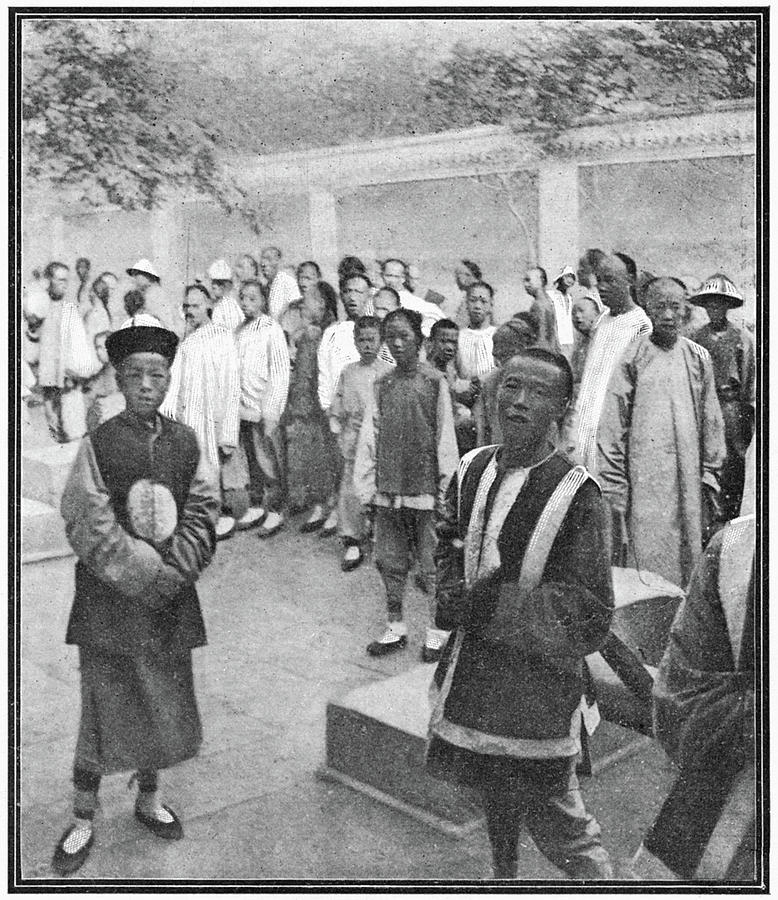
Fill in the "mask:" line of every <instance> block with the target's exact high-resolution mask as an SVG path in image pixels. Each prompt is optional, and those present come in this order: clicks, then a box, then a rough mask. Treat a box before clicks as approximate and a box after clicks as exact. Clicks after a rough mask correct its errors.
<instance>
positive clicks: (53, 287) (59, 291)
mask: <svg viewBox="0 0 778 900" xmlns="http://www.w3.org/2000/svg"><path fill="white" fill-rule="evenodd" d="M69 281H70V272H68V270H67V269H64V268H59V267H58V268H56V269H54V271H53V272H52V273H51V277H50V278H49V297H51V299H52V300H61V299H62V298H63V297H64V296H65V293H66V292H67V289H68V282H69Z"/></svg>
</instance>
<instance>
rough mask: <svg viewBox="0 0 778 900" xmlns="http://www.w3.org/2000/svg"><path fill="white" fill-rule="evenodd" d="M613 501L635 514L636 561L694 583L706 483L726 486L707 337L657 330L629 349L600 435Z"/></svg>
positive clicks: (602, 474)
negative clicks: (671, 338) (670, 339)
mask: <svg viewBox="0 0 778 900" xmlns="http://www.w3.org/2000/svg"><path fill="white" fill-rule="evenodd" d="M597 453H598V472H599V480H600V482H601V484H602V489H603V494H604V495H605V497H606V499H607V500H608V501H609V503H610V505H611V508H612V509H613V510H615V511H617V512H622V513H625V514H626V516H627V522H628V528H629V534H630V540H631V545H632V551H633V552H634V555H635V568H637V569H648V570H649V571H651V572H655V573H656V574H658V575H661V576H662V577H663V578H666V579H667V580H668V581H672V582H673V583H674V584H678V585H680V586H681V587H685V586H686V585H687V584H688V583H689V579H690V577H691V574H692V570H693V568H694V565H695V564H696V562H697V559H698V558H699V555H700V553H701V551H702V485H703V483H704V484H707V485H709V486H710V487H711V488H713V489H714V491H718V480H717V476H718V472H719V470H720V469H721V465H722V463H723V461H724V456H725V445H724V421H723V419H722V416H721V408H720V407H719V401H718V399H717V397H716V386H715V384H714V381H713V366H712V363H711V359H710V354H709V353H708V351H707V350H705V348H704V347H700V346H699V344H695V343H694V342H693V341H690V340H689V339H688V338H684V337H681V338H679V339H678V341H677V342H676V343H675V345H674V346H673V347H672V348H671V349H669V350H666V349H663V348H661V347H658V346H657V345H656V344H655V343H654V342H653V341H652V340H651V338H650V337H648V336H643V337H641V338H639V339H638V340H637V341H635V342H634V343H633V344H632V345H631V346H630V347H629V348H628V349H627V350H626V352H625V353H624V354H623V356H622V357H621V359H620V361H619V364H618V366H617V367H616V370H615V371H614V373H613V376H612V378H611V380H610V383H609V385H608V390H607V394H606V397H605V401H604V406H603V414H602V419H601V421H600V428H599V433H598V440H597Z"/></svg>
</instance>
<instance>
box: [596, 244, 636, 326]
mask: <svg viewBox="0 0 778 900" xmlns="http://www.w3.org/2000/svg"><path fill="white" fill-rule="evenodd" d="M593 274H594V277H595V278H596V279H597V281H596V284H597V290H598V292H599V294H600V300H602V302H603V303H604V304H605V305H606V306H607V307H608V309H609V310H610V311H611V312H612V313H613V314H614V315H618V314H619V313H620V312H621V311H622V310H623V309H625V308H626V306H627V305H628V304H629V302H630V300H631V299H632V294H631V293H630V283H629V272H627V267H626V266H625V265H624V263H623V262H622V261H621V260H620V259H619V258H618V256H604V257H603V258H602V259H601V260H600V261H599V262H598V263H597V266H596V268H595V269H594V273H593Z"/></svg>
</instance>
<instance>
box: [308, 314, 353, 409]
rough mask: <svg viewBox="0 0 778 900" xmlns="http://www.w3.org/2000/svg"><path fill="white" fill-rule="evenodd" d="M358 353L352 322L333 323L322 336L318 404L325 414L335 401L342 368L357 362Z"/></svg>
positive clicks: (319, 357) (319, 353) (318, 355)
mask: <svg viewBox="0 0 778 900" xmlns="http://www.w3.org/2000/svg"><path fill="white" fill-rule="evenodd" d="M358 359H359V352H358V351H357V345H356V344H355V343H354V322H353V321H352V320H350V319H349V320H348V321H346V322H334V323H333V324H332V325H330V327H329V328H327V329H326V331H325V332H324V334H323V335H322V339H321V344H319V352H318V354H317V362H318V365H319V403H320V404H321V408H322V409H323V410H324V411H325V412H327V410H328V409H329V408H330V407H331V406H332V401H333V400H334V399H335V391H336V389H337V387H338V379H339V378H340V373H341V372H342V371H343V369H344V367H345V366H347V365H348V364H349V363H353V362H357V360H358Z"/></svg>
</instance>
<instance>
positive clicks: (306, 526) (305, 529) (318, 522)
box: [300, 519, 324, 534]
mask: <svg viewBox="0 0 778 900" xmlns="http://www.w3.org/2000/svg"><path fill="white" fill-rule="evenodd" d="M323 524H324V519H314V520H313V522H303V524H302V525H301V526H300V534H313V533H314V531H318V530H319V529H320V528H321V527H322V525H323Z"/></svg>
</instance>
